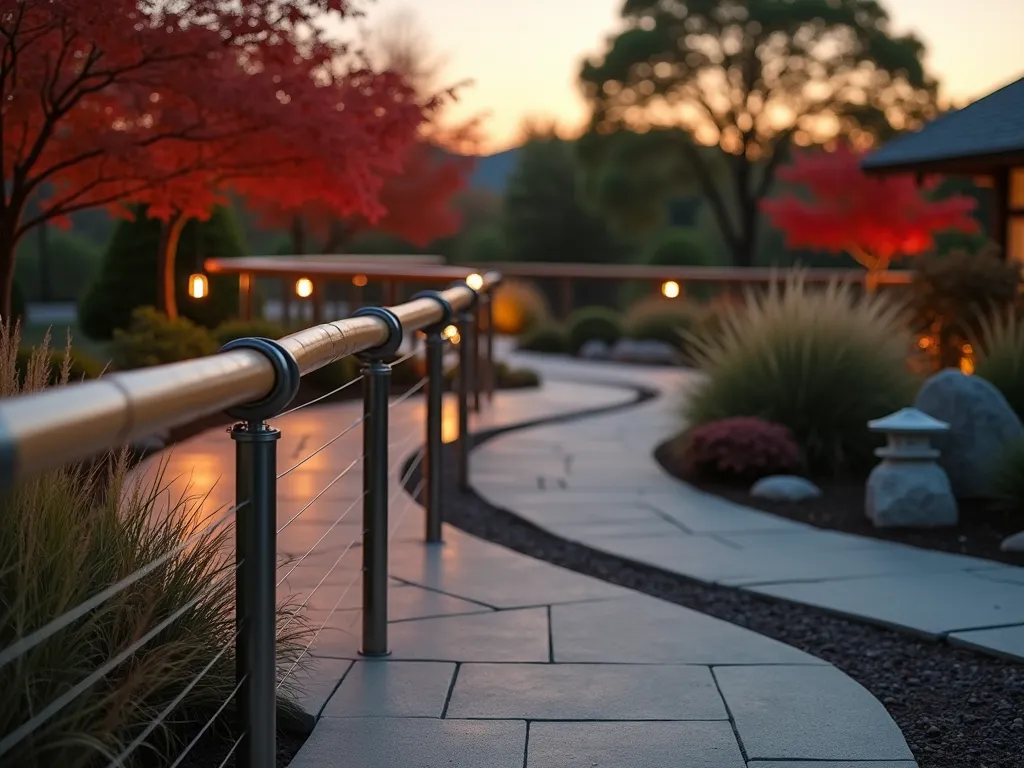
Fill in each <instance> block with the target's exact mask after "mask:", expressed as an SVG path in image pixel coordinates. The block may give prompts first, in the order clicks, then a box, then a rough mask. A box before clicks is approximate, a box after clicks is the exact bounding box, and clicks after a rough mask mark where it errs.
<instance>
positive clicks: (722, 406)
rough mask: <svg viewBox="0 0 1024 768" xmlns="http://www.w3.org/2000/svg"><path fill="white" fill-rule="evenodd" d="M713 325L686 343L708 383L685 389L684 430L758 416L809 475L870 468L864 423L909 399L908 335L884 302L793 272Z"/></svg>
mask: <svg viewBox="0 0 1024 768" xmlns="http://www.w3.org/2000/svg"><path fill="white" fill-rule="evenodd" d="M721 323H722V325H721V328H720V330H719V331H718V332H717V333H715V334H712V335H710V336H704V337H697V336H693V337H691V339H690V351H691V355H692V356H693V357H694V359H695V360H696V362H697V364H698V365H699V367H700V368H701V369H702V371H703V372H704V373H705V374H706V376H705V378H703V379H702V380H701V381H699V382H697V383H696V384H692V385H688V388H687V392H686V400H685V403H684V408H683V417H684V419H685V421H686V426H688V427H696V426H700V425H702V424H708V423H710V422H713V421H718V420H720V419H728V418H732V417H735V416H756V417H758V418H761V419H765V420H767V421H771V422H774V423H776V424H781V425H783V426H785V427H788V428H789V429H790V431H791V432H792V433H793V435H794V436H795V437H796V439H797V442H798V443H799V444H800V447H801V448H802V449H803V451H804V455H805V457H806V459H807V463H808V467H809V469H810V470H811V472H812V473H817V474H822V473H828V474H837V473H842V472H844V471H846V470H860V469H863V468H865V467H866V466H869V465H870V464H871V463H872V462H873V457H872V451H873V449H874V448H875V446H876V445H878V440H877V437H876V436H874V435H872V434H871V433H870V432H869V431H868V428H867V422H868V421H869V420H871V419H875V418H879V417H881V416H885V415H887V414H889V413H892V412H893V411H895V410H897V409H899V408H901V407H904V406H906V405H908V404H909V403H910V402H911V401H912V400H913V396H914V393H915V391H916V387H917V381H916V379H915V378H914V376H913V375H912V374H911V372H910V370H909V368H908V363H907V353H908V350H909V349H910V347H911V342H912V339H911V335H910V333H909V331H908V330H907V324H906V321H905V319H904V317H903V314H902V312H901V311H900V309H899V308H898V307H897V306H896V305H894V304H892V303H891V302H889V301H888V300H887V299H886V298H885V297H884V296H880V295H878V294H867V295H861V296H858V295H857V294H856V293H855V291H854V290H853V288H852V287H850V286H843V285H839V284H835V283H834V284H831V285H829V286H827V287H825V288H823V289H813V288H811V287H809V286H808V285H807V284H806V283H805V282H804V280H803V278H802V276H801V275H800V274H799V273H797V274H795V275H792V276H790V277H789V278H788V279H787V280H786V282H785V284H783V285H779V284H775V285H773V286H772V287H771V288H770V289H769V290H768V291H766V292H765V293H763V294H760V295H751V296H750V297H749V299H748V301H747V302H746V303H745V304H742V305H737V306H735V307H733V308H732V309H731V310H723V315H722V318H721Z"/></svg>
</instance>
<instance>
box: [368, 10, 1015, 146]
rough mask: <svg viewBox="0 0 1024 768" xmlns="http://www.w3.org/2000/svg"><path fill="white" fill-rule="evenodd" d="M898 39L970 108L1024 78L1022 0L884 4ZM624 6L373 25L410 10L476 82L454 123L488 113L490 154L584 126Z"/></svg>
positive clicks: (436, 13) (461, 74) (475, 13)
mask: <svg viewBox="0 0 1024 768" xmlns="http://www.w3.org/2000/svg"><path fill="white" fill-rule="evenodd" d="M883 3H884V5H885V7H886V8H888V9H889V11H890V13H891V14H892V17H893V20H894V22H895V24H896V29H897V31H900V32H903V31H907V30H910V31H914V32H915V33H917V34H918V35H919V36H921V37H923V38H924V40H925V42H926V43H927V45H928V51H929V65H930V66H931V69H932V71H933V72H934V73H936V74H938V76H939V77H940V79H941V81H942V85H943V90H942V93H943V95H944V96H945V97H946V98H952V99H955V100H958V101H959V100H963V99H968V98H972V97H977V96H982V95H984V94H985V93H987V92H988V91H990V90H992V89H994V88H996V87H997V86H999V85H1003V84H1005V83H1007V82H1010V81H1012V80H1015V79H1016V78H1017V77H1020V76H1024V44H1022V40H1021V34H1022V32H1021V31H1022V30H1024V0H972V2H969V3H954V2H940V1H939V0H883ZM621 7H622V0H514V2H499V0H420V1H419V2H415V0H377V1H376V2H375V3H373V4H372V5H371V6H370V7H369V14H368V19H367V21H368V22H369V23H371V24H372V23H374V22H375V21H377V20H379V19H382V18H387V16H388V14H390V13H394V12H395V11H396V10H399V9H412V10H413V11H414V12H415V14H416V16H417V17H418V19H419V23H420V25H421V26H422V27H423V29H424V30H425V31H426V32H427V33H428V34H429V35H430V36H431V38H432V40H433V43H434V46H435V48H436V50H437V51H438V52H439V53H444V54H446V55H447V60H448V66H447V70H446V75H447V77H448V79H450V80H451V81H453V82H454V81H458V80H462V79H464V78H471V79H472V80H473V81H474V85H473V86H472V87H470V88H467V89H466V90H465V91H464V92H463V94H462V99H461V102H460V104H459V105H457V107H456V108H454V109H453V111H452V113H451V114H452V115H453V116H458V115H462V116H469V115H474V114H479V113H485V114H486V115H487V119H486V122H485V123H484V126H485V129H486V135H487V139H488V143H487V145H486V146H484V147H482V148H481V151H484V152H491V151H496V150H500V149H504V148H506V147H509V146H512V145H514V144H515V143H516V140H517V134H518V131H519V128H520V126H521V125H522V123H523V120H524V119H526V118H528V117H550V118H555V119H557V121H558V123H559V125H560V126H562V127H564V128H567V129H572V128H576V127H577V126H579V125H580V124H581V123H582V121H583V120H584V115H585V108H584V104H583V101H582V99H581V98H580V96H579V93H578V90H577V88H576V74H577V72H578V71H579V66H580V62H581V61H582V59H583V58H584V57H585V56H587V55H592V54H595V53H598V52H599V51H600V50H601V49H602V47H603V41H604V40H605V38H606V37H607V36H608V35H609V34H611V33H613V32H614V31H615V30H616V29H617V27H618V25H619V23H620V22H619V10H620V8H621Z"/></svg>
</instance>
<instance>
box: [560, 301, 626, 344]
mask: <svg viewBox="0 0 1024 768" xmlns="http://www.w3.org/2000/svg"><path fill="white" fill-rule="evenodd" d="M565 325H566V337H567V339H568V344H569V352H571V353H572V354H574V355H575V354H577V353H578V352H579V351H580V349H582V348H583V345H584V344H586V343H587V342H588V341H600V342H602V343H604V344H607V345H608V346H611V345H612V344H614V343H615V342H617V341H618V340H619V339H621V338H622V317H621V316H620V315H619V313H618V312H615V311H614V310H611V309H608V308H606V307H583V308H581V309H577V310H576V311H575V312H573V313H572V314H571V315H570V316H569V319H568V320H567V321H566V324H565Z"/></svg>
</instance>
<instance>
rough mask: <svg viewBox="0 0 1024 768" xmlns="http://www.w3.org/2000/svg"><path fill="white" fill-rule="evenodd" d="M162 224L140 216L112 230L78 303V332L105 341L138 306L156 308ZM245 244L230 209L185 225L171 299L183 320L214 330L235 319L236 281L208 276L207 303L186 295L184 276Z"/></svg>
mask: <svg viewBox="0 0 1024 768" xmlns="http://www.w3.org/2000/svg"><path fill="white" fill-rule="evenodd" d="M161 227H162V225H161V223H160V222H159V221H156V220H153V219H149V218H146V217H145V216H144V215H143V214H142V213H141V212H140V211H137V212H136V217H135V219H134V220H131V221H122V222H120V223H119V224H118V225H117V229H115V230H114V234H113V236H112V237H111V239H110V243H109V244H108V245H107V249H106V252H105V253H104V255H103V262H102V264H101V266H100V271H99V275H98V276H97V278H96V280H95V281H94V282H93V283H92V285H91V286H90V287H89V290H88V291H87V292H86V294H85V296H83V297H82V300H81V301H80V302H79V310H78V311H79V321H80V323H81V326H82V330H83V331H85V333H86V335H88V336H89V337H90V338H93V339H110V338H112V337H113V335H114V330H115V329H117V328H121V329H124V328H127V327H128V324H129V323H130V322H131V317H132V311H133V310H134V309H136V308H137V307H145V306H158V305H159V303H160V301H159V285H160V278H159V255H158V252H159V248H160V238H161ZM245 253H246V248H245V242H244V240H243V237H242V233H241V230H240V229H239V227H238V223H237V221H236V220H235V216H234V213H233V212H232V210H231V209H230V208H215V209H214V210H213V213H212V214H211V215H210V219H209V220H208V221H198V220H195V219H193V220H190V221H189V222H188V223H187V224H186V225H185V227H184V229H183V231H182V233H181V238H180V240H179V243H178V253H177V258H176V260H175V278H176V296H177V301H178V312H179V313H180V314H181V316H182V317H185V318H188V319H189V320H192V321H193V322H195V323H197V324H199V325H201V326H203V327H205V328H216V327H217V326H218V325H220V324H221V323H223V322H225V321H226V320H229V319H230V318H232V317H236V316H237V315H238V279H237V278H236V277H234V276H232V275H211V276H210V293H209V295H208V296H207V297H206V298H203V299H193V298H192V297H191V296H189V295H188V276H189V274H191V273H192V272H195V271H196V267H197V262H198V261H201V260H202V258H205V257H212V256H216V257H222V258H224V257H234V256H244V255H245Z"/></svg>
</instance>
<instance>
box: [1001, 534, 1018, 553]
mask: <svg viewBox="0 0 1024 768" xmlns="http://www.w3.org/2000/svg"><path fill="white" fill-rule="evenodd" d="M999 548H1000V549H1001V550H1003V552H1024V531H1021V532H1020V533H1015V534H1013V536H1007V537H1006V538H1005V539H1003V543H1002V544H1000V545H999Z"/></svg>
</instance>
